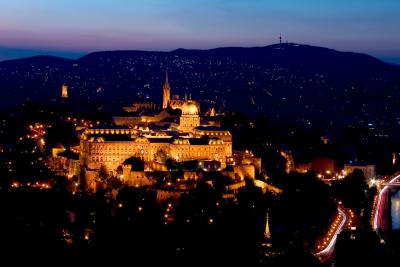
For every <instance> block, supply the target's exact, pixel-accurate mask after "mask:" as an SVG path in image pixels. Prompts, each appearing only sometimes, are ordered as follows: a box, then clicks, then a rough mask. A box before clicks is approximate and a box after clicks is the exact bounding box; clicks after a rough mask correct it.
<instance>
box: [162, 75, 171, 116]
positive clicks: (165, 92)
mask: <svg viewBox="0 0 400 267" xmlns="http://www.w3.org/2000/svg"><path fill="white" fill-rule="evenodd" d="M170 99H171V88H170V86H169V82H168V72H166V73H165V84H164V87H163V103H162V108H163V109H166V108H167V107H168V105H169V101H170Z"/></svg>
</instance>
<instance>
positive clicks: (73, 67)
mask: <svg viewBox="0 0 400 267" xmlns="http://www.w3.org/2000/svg"><path fill="white" fill-rule="evenodd" d="M165 70H168V71H169V73H170V75H169V77H170V84H171V87H172V94H180V95H181V96H182V95H183V94H184V93H191V94H192V96H193V97H195V98H196V99H198V100H199V101H200V102H201V104H202V108H203V109H204V108H207V107H209V106H215V107H217V108H218V109H223V110H240V111H247V112H260V113H264V114H267V115H268V116H271V117H275V118H287V119H291V120H293V121H295V122H296V123H300V124H306V125H307V124H312V123H313V121H318V120H320V121H324V122H329V121H330V120H333V121H341V122H343V123H351V122H354V121H366V122H367V121H372V122H374V123H386V122H388V123H389V124H390V123H392V124H395V123H397V117H400V114H399V112H398V111H397V108H398V106H399V99H400V98H399V96H400V95H399V94H400V67H399V66H395V65H390V64H387V63H384V62H382V61H380V60H378V59H376V58H374V57H371V56H369V55H364V54H358V53H350V52H339V51H335V50H332V49H327V48H322V47H314V46H309V45H299V44H291V43H290V44H274V45H270V46H265V47H251V48H241V47H226V48H216V49H210V50H188V49H177V50H174V51H170V52H148V51H104V52H95V53H91V54H88V55H86V56H83V57H81V58H79V59H78V60H71V59H64V58H57V57H50V56H39V57H32V58H24V59H19V60H9V61H3V62H0V106H2V107H6V106H12V105H15V104H18V103H23V102H26V101H32V100H35V101H48V100H49V99H56V98H59V96H60V88H61V84H62V83H67V84H68V85H69V87H70V96H71V100H72V101H77V102H79V101H80V102H85V101H86V102H87V103H96V104H98V105H104V106H110V107H113V108H117V107H119V106H120V105H122V104H126V103H129V102H131V101H133V100H134V99H137V98H143V99H153V100H154V101H156V102H158V103H161V95H162V94H161V88H162V85H163V83H164V79H165ZM399 121H400V119H399Z"/></svg>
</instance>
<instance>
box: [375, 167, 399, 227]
mask: <svg viewBox="0 0 400 267" xmlns="http://www.w3.org/2000/svg"><path fill="white" fill-rule="evenodd" d="M399 178H400V175H397V176H395V177H394V178H392V179H391V180H390V181H389V182H388V183H387V184H391V183H394V182H395V181H396V180H398V179H399ZM389 188H390V185H385V186H384V187H383V188H382V189H381V191H380V192H379V195H378V201H377V203H376V206H375V214H374V221H373V228H374V230H375V231H376V230H378V229H385V228H387V226H388V225H387V224H388V222H387V220H388V216H387V212H386V209H387V207H388V201H389V199H388V195H387V192H388V189H389Z"/></svg>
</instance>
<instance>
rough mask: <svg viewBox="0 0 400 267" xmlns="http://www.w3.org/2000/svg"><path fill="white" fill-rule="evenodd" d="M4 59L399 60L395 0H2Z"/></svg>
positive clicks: (0, 33)
mask: <svg viewBox="0 0 400 267" xmlns="http://www.w3.org/2000/svg"><path fill="white" fill-rule="evenodd" d="M0 7H1V8H0V60H5V59H14V58H20V57H26V56H33V55H39V54H45V55H55V56H62V57H69V58H78V57H79V56H82V55H84V54H86V53H88V52H93V51H101V50H160V51H170V50H173V49H176V48H181V47H182V48H188V49H209V48H215V47H224V46H246V47H249V46H264V45H269V44H273V43H277V42H278V41H279V39H278V38H279V34H280V33H281V34H282V38H283V41H287V40H289V42H295V43H301V44H310V45H316V46H323V47H329V48H333V49H337V50H340V51H353V52H360V53H367V54H370V55H372V56H376V57H378V58H381V59H383V60H386V61H391V62H398V63H400V33H399V31H398V29H397V26H398V25H400V16H399V14H398V11H399V10H400V2H399V1H396V0H386V1H379V0H353V1H345V0H335V1H334V0H326V1H318V0H304V1H294V0H280V1H278V0H253V1H245V0H229V1H228V0H203V1H195V0H185V1H181V0H148V1H140V2H139V1H123V0H97V1H95V2H93V1H88V0H86V1H78V0H69V1H67V0H58V1H52V0H38V1H28V0H19V1H7V0H0Z"/></svg>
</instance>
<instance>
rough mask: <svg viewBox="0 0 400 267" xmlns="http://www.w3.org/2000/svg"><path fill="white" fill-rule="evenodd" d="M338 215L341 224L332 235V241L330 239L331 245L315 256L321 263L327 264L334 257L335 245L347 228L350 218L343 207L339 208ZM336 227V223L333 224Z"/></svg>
mask: <svg viewBox="0 0 400 267" xmlns="http://www.w3.org/2000/svg"><path fill="white" fill-rule="evenodd" d="M338 214H339V216H340V223H339V224H338V226H337V227H336V228H335V230H334V233H333V234H332V235H331V239H330V241H329V243H328V244H327V246H326V247H325V248H323V249H322V250H321V251H319V252H317V253H315V256H317V257H318V258H319V259H320V261H321V262H326V261H327V260H329V259H330V258H331V257H332V255H333V252H334V251H335V243H336V239H337V235H338V234H339V233H340V232H341V231H342V230H343V229H344V228H345V226H346V222H347V220H348V217H347V215H346V212H345V211H344V209H343V208H342V207H340V206H339V207H338ZM335 221H336V220H335ZM334 225H335V222H334V223H333V225H332V226H334ZM332 226H331V228H332Z"/></svg>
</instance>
